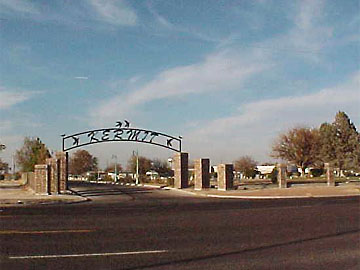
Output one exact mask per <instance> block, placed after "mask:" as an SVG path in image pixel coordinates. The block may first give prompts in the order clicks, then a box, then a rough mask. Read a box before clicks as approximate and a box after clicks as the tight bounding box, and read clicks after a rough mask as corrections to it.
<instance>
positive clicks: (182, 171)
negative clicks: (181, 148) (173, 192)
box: [173, 153, 189, 188]
mask: <svg viewBox="0 0 360 270" xmlns="http://www.w3.org/2000/svg"><path fill="white" fill-rule="evenodd" d="M188 161H189V154H188V153H176V154H175V156H174V161H173V164H174V178H175V179H174V187H175V188H186V187H188V186H189V168H188Z"/></svg>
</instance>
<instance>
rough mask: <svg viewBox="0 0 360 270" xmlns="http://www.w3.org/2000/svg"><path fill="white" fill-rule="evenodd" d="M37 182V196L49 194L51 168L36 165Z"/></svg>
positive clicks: (35, 177) (44, 165) (35, 178)
mask: <svg viewBox="0 0 360 270" xmlns="http://www.w3.org/2000/svg"><path fill="white" fill-rule="evenodd" d="M34 180H35V185H34V186H35V193H37V194H49V193H50V189H49V188H50V185H49V166H48V165H46V164H41V165H35V172H34Z"/></svg>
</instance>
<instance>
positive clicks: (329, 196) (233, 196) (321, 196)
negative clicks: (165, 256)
mask: <svg viewBox="0 0 360 270" xmlns="http://www.w3.org/2000/svg"><path fill="white" fill-rule="evenodd" d="M204 196H206V197H211V198H222V199H257V200H266V199H305V198H336V197H360V194H348V195H345V194H344V195H302V196H300V195H299V196H242V195H240V196H237V195H212V194H206V195H204Z"/></svg>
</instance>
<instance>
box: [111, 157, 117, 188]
mask: <svg viewBox="0 0 360 270" xmlns="http://www.w3.org/2000/svg"><path fill="white" fill-rule="evenodd" d="M112 158H113V159H115V170H114V171H115V182H117V179H118V178H117V155H112Z"/></svg>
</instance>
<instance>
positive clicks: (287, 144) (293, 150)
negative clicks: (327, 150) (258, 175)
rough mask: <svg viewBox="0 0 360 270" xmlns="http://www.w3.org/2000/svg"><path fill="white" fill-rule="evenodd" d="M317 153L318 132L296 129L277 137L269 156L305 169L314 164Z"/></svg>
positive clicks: (303, 171) (304, 128)
mask: <svg viewBox="0 0 360 270" xmlns="http://www.w3.org/2000/svg"><path fill="white" fill-rule="evenodd" d="M318 151H319V131H318V130H317V129H311V128H306V127H296V128H293V129H291V130H289V131H288V132H286V133H282V134H280V135H279V136H278V138H277V139H276V140H275V142H274V143H273V146H272V153H271V156H272V157H274V158H280V159H283V160H287V161H289V162H291V163H294V164H295V165H297V166H298V167H300V168H301V175H302V176H304V173H305V169H306V168H307V167H308V166H309V165H312V164H315V163H316V161H317V157H318Z"/></svg>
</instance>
